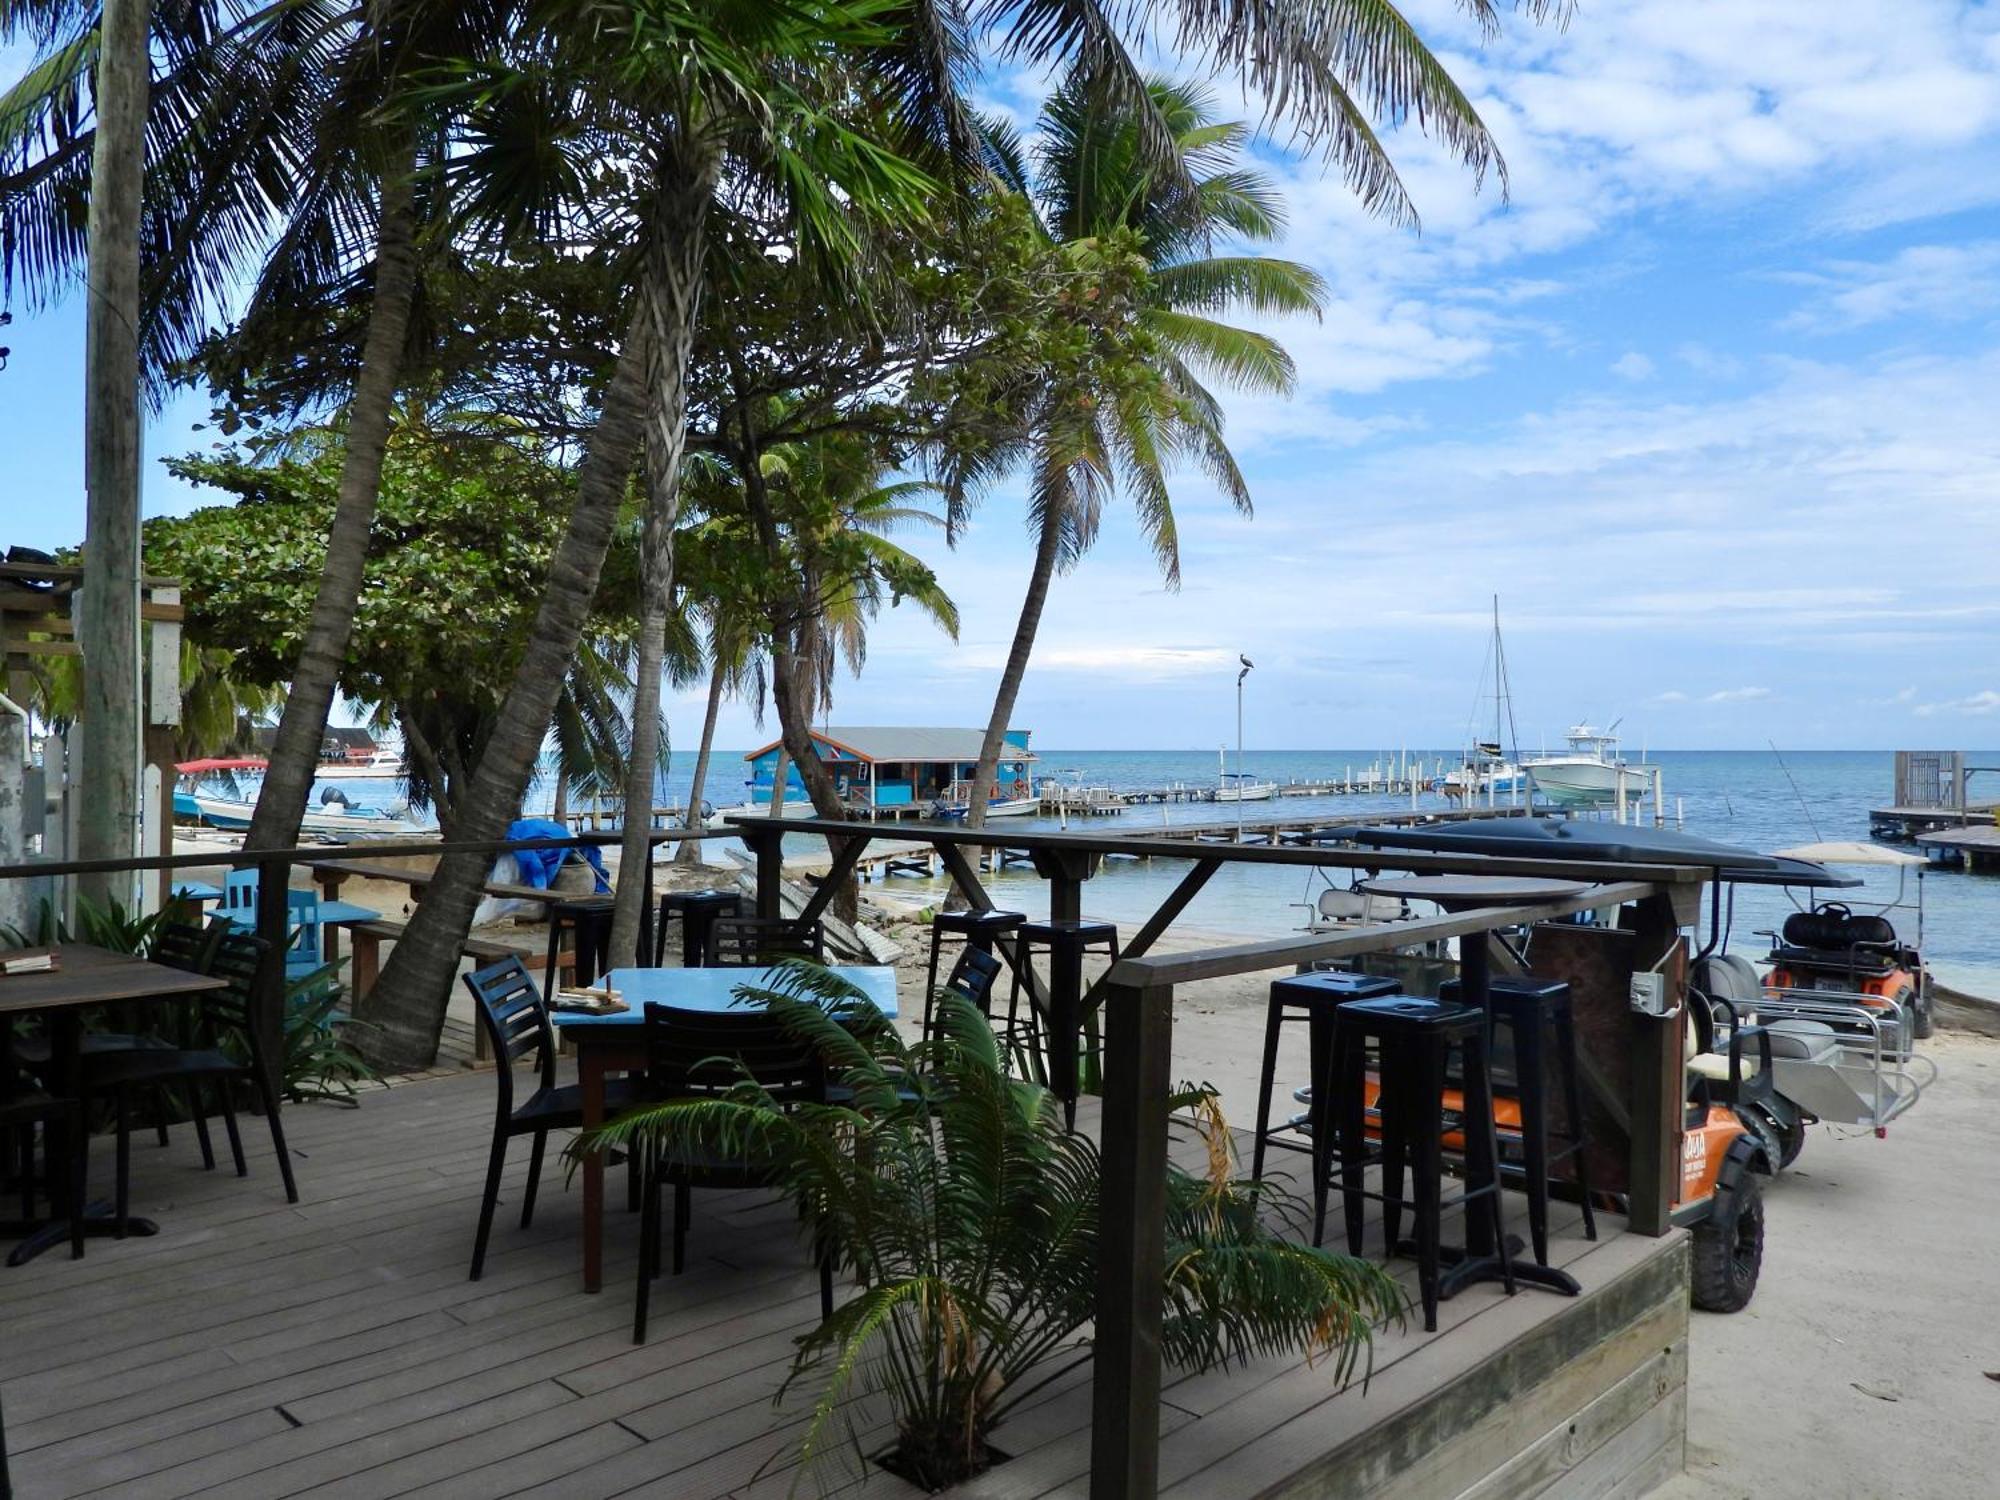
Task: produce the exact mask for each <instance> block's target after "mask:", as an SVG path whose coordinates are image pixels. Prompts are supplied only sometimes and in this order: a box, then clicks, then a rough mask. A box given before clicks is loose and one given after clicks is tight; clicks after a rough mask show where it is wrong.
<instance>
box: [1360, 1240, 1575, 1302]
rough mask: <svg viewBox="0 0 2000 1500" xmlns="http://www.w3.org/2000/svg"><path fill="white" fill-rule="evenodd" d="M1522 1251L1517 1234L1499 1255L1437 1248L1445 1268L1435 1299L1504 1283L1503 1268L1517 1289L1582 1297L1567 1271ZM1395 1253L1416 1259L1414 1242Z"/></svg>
mask: <svg viewBox="0 0 2000 1500" xmlns="http://www.w3.org/2000/svg"><path fill="white" fill-rule="evenodd" d="M1523 1248H1524V1247H1523V1245H1522V1241H1521V1237H1520V1236H1519V1235H1517V1234H1510V1235H1508V1236H1507V1243H1506V1245H1505V1246H1504V1247H1502V1250H1501V1252H1500V1253H1499V1254H1494V1253H1489V1252H1477V1253H1475V1252H1473V1251H1469V1250H1466V1249H1464V1248H1463V1247H1461V1246H1457V1245H1440V1246H1439V1247H1438V1260H1439V1262H1440V1263H1442V1265H1443V1266H1444V1271H1443V1272H1442V1274H1440V1275H1439V1277H1438V1299H1439V1300H1440V1301H1443V1302H1449V1301H1450V1300H1451V1299H1452V1298H1453V1297H1455V1296H1457V1295H1458V1294H1459V1293H1460V1292H1462V1291H1464V1290H1465V1289H1466V1288H1467V1287H1469V1286H1476V1285H1477V1284H1478V1283H1480V1282H1482V1281H1501V1280H1504V1279H1505V1273H1504V1271H1503V1269H1502V1267H1503V1264H1504V1265H1505V1266H1507V1267H1511V1269H1512V1270H1513V1273H1514V1282H1515V1285H1517V1286H1534V1287H1540V1288H1541V1289H1542V1290H1543V1291H1545V1292H1554V1293H1556V1294H1557V1295H1558V1296H1562V1297H1580V1296H1582V1295H1583V1283H1582V1282H1580V1281H1578V1280H1577V1279H1576V1278H1575V1277H1574V1276H1572V1275H1570V1274H1569V1272H1567V1271H1559V1270H1557V1269H1556V1268H1555V1267H1554V1266H1544V1265H1540V1264H1538V1263H1537V1262H1535V1261H1533V1260H1529V1259H1527V1258H1526V1257H1524V1256H1523V1255H1522V1254H1521V1251H1522V1249H1523ZM1396 1253H1397V1254H1398V1255H1407V1256H1415V1255H1416V1253H1417V1242H1416V1241H1415V1240H1403V1241H1402V1242H1401V1243H1399V1244H1398V1245H1397V1246H1396ZM1503 1255H1504V1257H1505V1261H1504V1263H1503V1260H1502V1256H1503Z"/></svg>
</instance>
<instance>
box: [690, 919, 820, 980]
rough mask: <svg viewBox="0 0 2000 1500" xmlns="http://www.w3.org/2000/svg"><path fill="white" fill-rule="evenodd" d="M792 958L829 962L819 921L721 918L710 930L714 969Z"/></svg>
mask: <svg viewBox="0 0 2000 1500" xmlns="http://www.w3.org/2000/svg"><path fill="white" fill-rule="evenodd" d="M788 958H809V959H811V960H812V961H813V962H814V963H825V962H826V933H825V931H824V930H823V929H822V928H821V927H820V925H819V923H817V922H794V921H791V920H790V919H789V918H785V917H717V918H716V919H715V925H714V926H713V927H711V928H709V930H708V963H709V967H710V968H724V969H762V968H766V967H768V966H769V965H771V964H775V963H782V962H783V961H784V960H786V959H788Z"/></svg>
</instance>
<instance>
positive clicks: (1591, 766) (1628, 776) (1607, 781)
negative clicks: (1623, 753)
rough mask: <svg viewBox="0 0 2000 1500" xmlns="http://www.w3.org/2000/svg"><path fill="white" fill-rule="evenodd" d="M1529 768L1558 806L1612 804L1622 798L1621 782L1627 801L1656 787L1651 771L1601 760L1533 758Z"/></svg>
mask: <svg viewBox="0 0 2000 1500" xmlns="http://www.w3.org/2000/svg"><path fill="white" fill-rule="evenodd" d="M1527 769H1528V779H1529V780H1531V781H1532V782H1534V784H1535V790H1536V791H1538V792H1540V793H1541V794H1542V796H1543V797H1544V798H1546V799H1547V800H1548V801H1550V802H1553V803H1554V804H1555V805H1556V806H1557V807H1604V806H1608V805H1610V804H1611V803H1615V802H1616V801H1617V800H1618V796H1619V788H1620V786H1621V785H1622V786H1623V788H1624V795H1625V800H1626V801H1627V802H1634V801H1637V800H1638V799H1639V798H1641V797H1644V796H1647V795H1649V794H1650V793H1651V792H1652V790H1653V779H1652V777H1651V776H1650V775H1649V774H1648V773H1646V772H1644V771H1640V770H1635V769H1633V768H1632V767H1630V766H1618V765H1611V764H1608V763H1606V762H1604V761H1600V760H1587V759H1582V758H1578V759H1575V760H1550V761H1530V762H1529V763H1528V768H1527Z"/></svg>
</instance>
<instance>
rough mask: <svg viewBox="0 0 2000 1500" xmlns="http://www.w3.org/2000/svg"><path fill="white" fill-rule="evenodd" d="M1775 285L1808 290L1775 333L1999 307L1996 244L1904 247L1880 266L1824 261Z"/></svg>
mask: <svg viewBox="0 0 2000 1500" xmlns="http://www.w3.org/2000/svg"><path fill="white" fill-rule="evenodd" d="M1782 279H1784V280H1787V281H1791V282H1794V283H1796V284H1798V285H1800V286H1804V287H1806V288H1808V289H1809V290H1810V293H1811V295H1810V296H1809V297H1808V298H1807V300H1806V302H1805V304H1804V305H1803V306H1801V307H1800V308H1799V309H1798V310H1797V311H1796V312H1794V313H1793V314H1792V315H1791V316H1790V317H1788V318H1786V319H1785V321H1784V323H1783V325H1782V326H1784V327H1786V328H1792V329H1800V330H1804V331H1806V332H1812V333H1833V332H1839V331H1842V330H1845V329H1850V328H1860V327H1865V326H1867V325H1869V324H1873V323H1882V322H1887V321H1888V320H1890V319H1892V318H1912V317H1921V318H1944V319H1959V318H1964V317H1967V316H1970V315H1973V314H1977V313H1980V312H1985V311H1988V310H1990V309H1992V308H1994V307H2000V240H1979V241H1974V242H1972V243H1970V244H1963V245H1910V246H1906V247H1905V248H1904V249H1902V250H1899V251H1898V252H1897V253H1896V254H1895V255H1893V256H1891V257H1890V258H1889V259H1887V260H1883V261H1854V260H1842V261H1829V262H1827V263H1826V264H1825V265H1824V266H1823V267H1821V268H1820V269H1818V270H1815V271H1807V272H1794V273H1791V274H1789V275H1787V276H1785V277H1783V278H1782Z"/></svg>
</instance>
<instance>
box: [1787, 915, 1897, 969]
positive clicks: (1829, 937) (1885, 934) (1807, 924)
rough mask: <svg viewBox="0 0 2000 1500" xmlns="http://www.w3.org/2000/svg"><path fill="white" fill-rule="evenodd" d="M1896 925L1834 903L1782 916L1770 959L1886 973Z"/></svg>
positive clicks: (1813, 965)
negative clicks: (1778, 933)
mask: <svg viewBox="0 0 2000 1500" xmlns="http://www.w3.org/2000/svg"><path fill="white" fill-rule="evenodd" d="M1897 946H1898V945H1897V941H1896V928H1895V925H1894V924H1893V923H1891V922H1890V921H1889V919H1888V918H1887V917H1880V916H1876V915H1874V914H1872V913H1869V912H1863V913H1862V914H1861V915H1859V916H1856V915H1855V914H1854V913H1853V912H1852V911H1850V910H1848V908H1846V907H1845V906H1842V905H1840V904H1839V903H1837V902H1829V903H1827V904H1826V905H1824V906H1821V907H1818V908H1816V909H1814V910H1812V911H1800V912H1793V913H1792V914H1791V915H1790V916H1789V917H1787V918H1785V926H1784V931H1783V932H1782V933H1781V934H1780V935H1779V942H1778V946H1777V948H1776V949H1775V950H1774V951H1773V952H1772V954H1771V961H1772V962H1773V963H1779V964H1787V963H1788V964H1793V965H1798V966H1802V967H1807V968H1827V967H1836V968H1843V969H1852V970H1853V971H1854V972H1855V973H1857V974H1868V975H1875V974H1886V973H1887V972H1888V971H1889V967H1890V964H1891V960H1892V959H1893V958H1894V956H1895V953H1896V951H1897Z"/></svg>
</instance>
